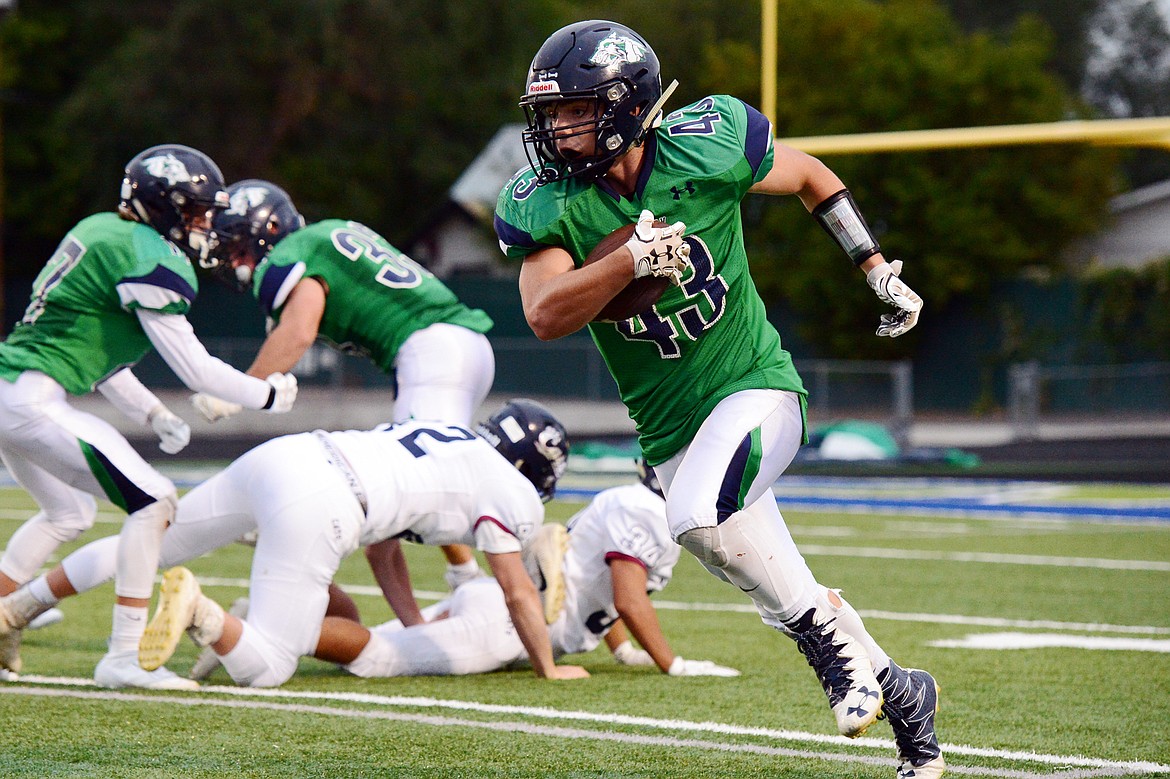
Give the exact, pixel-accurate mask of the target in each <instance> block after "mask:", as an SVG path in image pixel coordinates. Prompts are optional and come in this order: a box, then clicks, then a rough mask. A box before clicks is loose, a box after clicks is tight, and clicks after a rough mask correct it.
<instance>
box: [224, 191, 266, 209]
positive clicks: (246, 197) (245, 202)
mask: <svg viewBox="0 0 1170 779" xmlns="http://www.w3.org/2000/svg"><path fill="white" fill-rule="evenodd" d="M267 198H268V188H267V187H241V188H240V189H238V190H236V191H235V192H233V193H232V197H231V201H230V205H229V206H228V210H227V212H228V213H229V214H233V215H235V216H245V215H247V213H248V211H249V210H250V209H253V208H255V207H256V206H259V205H262V204H263V203H264V201H265V200H266V199H267Z"/></svg>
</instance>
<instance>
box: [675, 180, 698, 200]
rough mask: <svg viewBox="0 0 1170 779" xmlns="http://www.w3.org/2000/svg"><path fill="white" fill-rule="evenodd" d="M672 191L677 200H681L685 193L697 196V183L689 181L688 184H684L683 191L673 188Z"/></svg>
mask: <svg viewBox="0 0 1170 779" xmlns="http://www.w3.org/2000/svg"><path fill="white" fill-rule="evenodd" d="M670 191H671V192H673V193H674V199H675V200H681V199H682V194H683V192H686V193H687V194H688V195H693V194H695V182H693V181H688V182H687V183H686V184H683V187H682V189H679V188H678V187H671V188H670Z"/></svg>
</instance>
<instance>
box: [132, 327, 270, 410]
mask: <svg viewBox="0 0 1170 779" xmlns="http://www.w3.org/2000/svg"><path fill="white" fill-rule="evenodd" d="M138 320H139V322H141V323H142V329H143V331H144V332H145V333H146V335H147V337H148V338H149V339H150V342H151V344H153V345H154V348H155V350H156V351H157V352H158V353H159V356H160V357H162V358H163V361H164V362H166V364H167V365H168V366H169V367H170V369H171V370H172V371H174V372H175V375H176V376H178V377H179V379H180V380H181V381H182V382H183V384H185V385H186V386H187V387H188V389H191V390H192V391H194V392H206V393H207V394H209V395H214V396H215V397H217V398H221V399H223V400H228V401H231V402H233V403H239V404H240V405H241V406H244V407H246V408H254V409H259V408H264V407H265V405H266V404H267V403H268V402H269V400H270V398H271V396H272V385H271V384H269V383H268V382H267V381H265V380H264V379H262V378H257V377H255V376H249V375H247V374H245V373H243V372H242V371H238V370H236V369H235V368H233V367H232V366H230V365H228V364H227V363H226V362H224V361H223V360H221V359H219V358H218V357H213V356H212V355H211V354H209V353H208V352H207V348H206V347H205V346H204V345H203V344H202V343H201V342H200V341H199V339H198V338H196V337H195V331H194V330H193V329H192V328H191V323H190V322H188V321H187V318H186V317H183V316H179V315H175V314H159V313H157V312H154V311H139V312H138Z"/></svg>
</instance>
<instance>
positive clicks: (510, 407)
mask: <svg viewBox="0 0 1170 779" xmlns="http://www.w3.org/2000/svg"><path fill="white" fill-rule="evenodd" d="M476 433H478V434H479V436H480V437H481V438H483V439H484V440H485V441H487V442H488V443H489V444H491V445H492V446H493V447H494V448H495V450H496V451H497V452H499V453H500V454H501V455H503V457H504V458H505V459H506V460H507V461H508V462H510V463H512V465H514V466H515V467H516V469H517V470H518V471H520V473H521V474H523V475H524V477H525V478H526V479H528V481H530V482H532V486H533V487H535V488H536V491H537V493H538V494H539V495H540V499H541V500H542V501H543V502H545V503H547V502H548V501H550V500H552V498H553V494H554V492H555V491H556V486H557V481H558V480H559V479H560V478H561V476H563V475H564V473H565V468H566V467H567V466H568V458H569V441H568V437H567V435H566V433H565V428H564V426H563V425H562V424H561V423H560V422H558V421H557V419H556V417H554V416H553V415H552V412H550V411H549V410H548V409H547V408H545V407H544V406H542V405H541V404H539V403H537V402H536V401H534V400H527V399H525V398H514V399H512V400H509V401H508V402H507V403H505V404H504V405H503V407H502V408H500V410H499V411H497V412H496V413H494V414H492V415H491V417H489V418H488V420H487V421H486V422H481V423H480V424H479V425H477V426H476Z"/></svg>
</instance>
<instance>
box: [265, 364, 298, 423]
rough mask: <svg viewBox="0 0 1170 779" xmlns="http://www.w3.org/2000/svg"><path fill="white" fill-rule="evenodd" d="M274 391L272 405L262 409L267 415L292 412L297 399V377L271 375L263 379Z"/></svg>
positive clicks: (289, 374) (284, 374)
mask: <svg viewBox="0 0 1170 779" xmlns="http://www.w3.org/2000/svg"><path fill="white" fill-rule="evenodd" d="M265 381H267V382H268V383H269V384H270V385H272V389H273V390H274V394H273V396H272V405H271V406H269V407H268V408H266V409H264V410H265V411H267V412H268V413H269V414H284V413H287V412H289V411H291V410H292V407H293V401H295V400H296V399H297V377H296V376H293V375H292V374H291V373H273V374H272V375H270V376H269V377H268V378H267V379H265Z"/></svg>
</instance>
